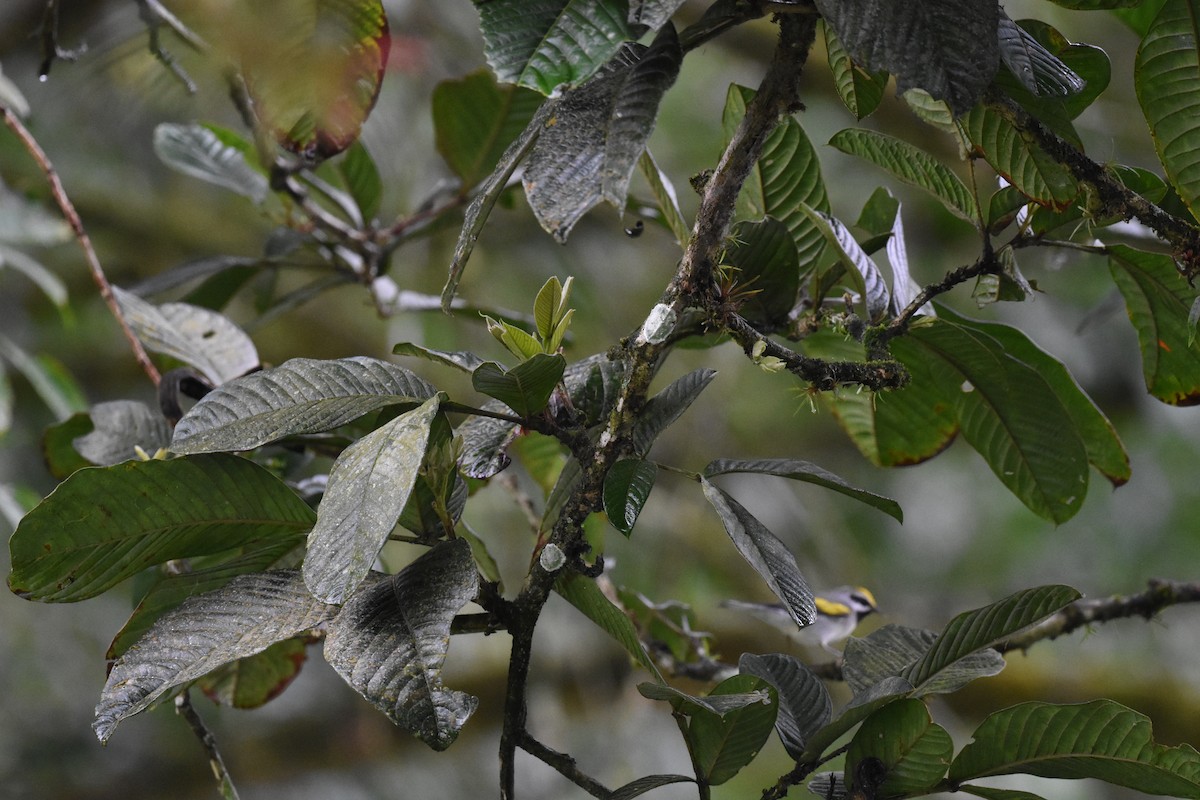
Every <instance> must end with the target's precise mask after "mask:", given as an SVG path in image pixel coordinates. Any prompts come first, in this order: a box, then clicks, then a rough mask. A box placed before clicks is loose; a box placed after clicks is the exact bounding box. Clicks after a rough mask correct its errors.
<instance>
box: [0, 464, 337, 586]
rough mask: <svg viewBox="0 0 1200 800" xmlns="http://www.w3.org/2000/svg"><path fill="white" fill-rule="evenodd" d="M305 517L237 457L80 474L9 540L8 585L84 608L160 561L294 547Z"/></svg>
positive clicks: (274, 481) (288, 495) (304, 509)
mask: <svg viewBox="0 0 1200 800" xmlns="http://www.w3.org/2000/svg"><path fill="white" fill-rule="evenodd" d="M314 517H315V515H314V514H313V512H312V511H311V510H310V509H309V507H308V506H307V505H305V503H304V501H303V500H301V499H300V498H299V497H298V496H297V495H296V494H295V493H294V492H292V490H291V489H289V488H288V487H287V486H286V485H285V484H284V483H283V482H282V481H281V480H279V479H278V478H276V477H275V476H274V475H272V474H271V473H270V472H268V471H267V470H265V469H263V468H262V467H260V466H258V465H257V464H255V463H253V462H251V461H247V460H246V459H244V458H239V457H237V456H231V455H224V454H218V455H202V456H193V457H189V458H177V459H172V460H170V461H157V460H152V461H127V462H124V463H122V464H117V465H115V466H112V467H97V468H94V469H82V470H79V471H78V472H76V473H74V474H73V475H71V477H69V478H67V480H65V481H63V482H62V483H61V484H59V486H58V488H57V489H55V490H54V492H52V493H51V494H50V496H49V497H47V498H46V499H45V500H44V501H42V503H41V504H40V505H39V506H38V507H37V508H35V509H34V510H33V511H31V512H29V514H28V515H26V517H25V518H24V519H23V520H22V521H21V524H20V526H18V527H17V530H16V532H15V533H13V536H12V539H10V540H9V548H10V551H11V553H12V565H13V567H12V573H11V574H10V575H9V578H8V585H9V588H10V589H11V590H12V591H13V592H15V593H16V594H18V595H20V596H22V597H25V598H27V599H30V600H42V601H47V602H72V601H75V600H85V599H87V598H89V597H95V596H96V595H98V594H100V593H101V592H104V591H106V590H107V589H109V588H111V587H113V586H115V585H116V584H118V583H120V582H121V581H123V580H125V579H126V578H129V577H131V576H133V575H136V574H137V573H138V572H141V571H142V570H143V569H145V568H147V567H150V566H153V565H155V564H161V563H163V562H165V561H170V560H172V559H177V558H188V557H191V556H201V555H209V554H213V553H219V552H221V551H223V550H229V549H231V548H236V547H242V546H245V545H248V544H250V543H253V542H261V541H264V540H274V541H277V540H278V539H279V538H281V537H282V538H287V537H297V538H299V537H303V535H304V534H306V533H307V532H308V530H309V528H311V527H312V524H313V521H314Z"/></svg>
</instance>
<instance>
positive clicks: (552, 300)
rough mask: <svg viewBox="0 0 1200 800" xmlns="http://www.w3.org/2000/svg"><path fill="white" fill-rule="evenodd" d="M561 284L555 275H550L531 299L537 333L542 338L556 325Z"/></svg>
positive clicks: (550, 333)
mask: <svg viewBox="0 0 1200 800" xmlns="http://www.w3.org/2000/svg"><path fill="white" fill-rule="evenodd" d="M561 301H562V284H561V283H559V280H558V277H557V276H553V275H552V276H551V277H550V278H549V279H548V280H547V281H546V282H545V283H544V284H542V288H541V289H539V290H538V293H537V297H535V298H534V300H533V318H534V321H535V322H536V323H537V334H538V336H539V337H541V338H542V340H543V341H544V340H546V339H549V338H550V337H551V335H553V333H554V328H555V327H556V326H557V325H558V309H559V306H561V305H562V302H561Z"/></svg>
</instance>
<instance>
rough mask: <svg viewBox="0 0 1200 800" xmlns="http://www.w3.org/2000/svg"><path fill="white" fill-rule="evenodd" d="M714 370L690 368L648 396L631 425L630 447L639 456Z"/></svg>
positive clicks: (714, 374) (709, 379) (691, 400)
mask: <svg viewBox="0 0 1200 800" xmlns="http://www.w3.org/2000/svg"><path fill="white" fill-rule="evenodd" d="M715 377H717V372H716V370H712V369H707V368H701V369H694V370H692V371H691V372H689V373H688V374H686V375H684V376H683V377H682V378H677V379H676V380H674V381H672V382H671V384H670V385H669V386H667V388H665V389H663V390H662V391H661V392H659V393H658V394H656V395H654V397H651V398H650V399H649V400H648V401H647V402H646V405H645V407H644V408H643V409H642V413H641V415H640V416H639V417H638V420H637V423H636V424H635V425H634V428H633V437H632V438H633V449H634V452H635V453H637V454H638V455H639V456H644V455H646V453H648V452H650V448H651V447H652V446H653V445H654V440H655V439H657V438H658V437H659V434H661V433H662V432H663V431H665V430H666V429H667V428H669V427H671V425H673V424H674V423H675V420H677V419H679V418H680V417H681V416H683V412H685V411H687V410H688V408H689V407H690V406H691V405H692V403H694V402H696V398H697V397H699V396H700V393H701V392H703V391H704V390H705V389H706V388H707V387H708V384H710V383H712V380H713V378H715Z"/></svg>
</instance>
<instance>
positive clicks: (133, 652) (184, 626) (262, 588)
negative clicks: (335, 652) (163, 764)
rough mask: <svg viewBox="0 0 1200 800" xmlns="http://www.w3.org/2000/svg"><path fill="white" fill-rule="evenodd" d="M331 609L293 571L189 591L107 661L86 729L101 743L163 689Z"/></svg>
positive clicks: (310, 624) (306, 626) (308, 625)
mask: <svg viewBox="0 0 1200 800" xmlns="http://www.w3.org/2000/svg"><path fill="white" fill-rule="evenodd" d="M336 612H337V609H336V608H335V607H333V606H328V605H326V604H324V603H322V602H320V601H319V600H316V599H315V598H314V597H313V596H312V595H310V594H309V593H308V590H307V589H306V588H305V587H304V581H303V580H302V579H301V577H300V574H299V572H297V571H295V570H284V571H278V572H266V573H258V574H255V575H243V576H240V577H237V578H234V579H233V580H232V581H230V583H229V584H228V585H227V586H225V587H223V588H221V589H217V590H215V591H212V592H207V593H205V594H202V595H197V596H195V597H192V598H190V599H188V600H186V601H185V602H184V603H183V604H182V605H180V606H179V607H178V608H176V609H175V610H174V611H171V612H168V613H167V614H165V615H164V616H163V617H162V618H161V619H160V620H159V621H158V622H156V623H155V624H154V625H153V626H151V628H150V630H149V631H147V633H146V635H145V636H143V637H142V638H141V639H140V640H139V641H138V643H137V645H135V646H134V647H132V648H130V649H129V650H128V651H127V652H126V653H125V655H124V656H122V657H121V658H120V659H118V660H117V662H116V664H114V665H113V668H112V671H111V672H109V674H108V681H107V682H106V683H105V684H104V690H103V691H102V692H101V693H100V703H99V705H97V706H96V719H95V721H94V722H93V723H92V730H94V731H95V732H96V737H97V738H98V739H99V740H100V741H101V742H104V741H107V740H108V737H109V736H111V735H112V732H113V729H114V728H116V726H117V724H118V723H119V722H121V721H122V720H124V719H126V718H128V717H131V716H133V715H134V714H137V713H140V712H142V711H145V710H146V709H147V708H149V707H150V706H151V705H152V704H153V703H154V702H155V701H156V700H158V698H160V697H162V695H163V694H164V693H166V692H167V691H169V690H170V689H172V688H174V687H176V686H181V685H183V684H186V683H190V682H191V681H194V680H196V679H197V678H200V677H202V676H204V675H205V674H207V673H209V672H211V671H212V670H214V669H216V668H217V667H220V666H222V665H224V664H228V663H230V662H232V661H236V660H238V659H240V658H245V657H247V656H252V655H254V654H256V653H261V652H262V651H264V650H266V649H267V648H268V647H270V646H271V645H273V644H275V643H276V642H281V641H284V640H285V639H290V638H292V637H293V636H296V635H297V634H300V633H303V632H305V631H308V630H311V629H313V628H316V627H318V626H319V625H322V624H323V623H325V622H327V621H328V620H330V619H331V618H332V617H333V616H334V614H335V613H336Z"/></svg>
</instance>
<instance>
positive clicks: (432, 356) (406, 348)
mask: <svg viewBox="0 0 1200 800" xmlns="http://www.w3.org/2000/svg"><path fill="white" fill-rule="evenodd" d="M392 353H393V354H394V355H398V356H413V357H414V358H423V359H425V360H426V361H433V362H434V363H437V364H445V365H446V366H448V367H454V368H455V369H460V370H462V371H463V372H474V371H475V368H476V367H478V366H479V365H480V364H482V363H483V359H482V358H480V357H479V356H477V355H475V354H474V353H471V352H468V351H466V350H455V351H453V352H451V351H448V350H434V349H433V348H430V347H422V346H421V345H419V344H413V343H412V342H401V343H400V344H398V345H396V346H395V347H393V348H392Z"/></svg>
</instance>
